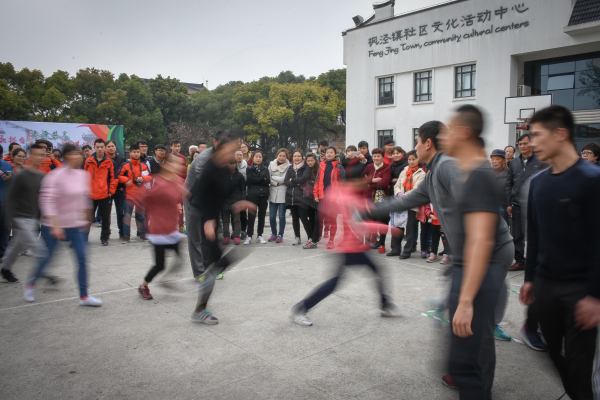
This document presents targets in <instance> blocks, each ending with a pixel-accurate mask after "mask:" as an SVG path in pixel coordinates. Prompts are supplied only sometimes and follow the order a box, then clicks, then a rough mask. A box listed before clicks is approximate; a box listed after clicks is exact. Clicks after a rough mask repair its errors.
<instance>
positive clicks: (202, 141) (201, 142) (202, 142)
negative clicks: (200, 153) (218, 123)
mask: <svg viewBox="0 0 600 400" xmlns="http://www.w3.org/2000/svg"><path fill="white" fill-rule="evenodd" d="M202 144H205V145H207V146H208V143H206V142H205V141H204V140H201V141H200V143H198V147H199V146H200V145H202Z"/></svg>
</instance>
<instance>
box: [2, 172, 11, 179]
mask: <svg viewBox="0 0 600 400" xmlns="http://www.w3.org/2000/svg"><path fill="white" fill-rule="evenodd" d="M0 176H2V179H3V180H5V181H7V180H9V179H10V173H8V172H3V173H2V175H0Z"/></svg>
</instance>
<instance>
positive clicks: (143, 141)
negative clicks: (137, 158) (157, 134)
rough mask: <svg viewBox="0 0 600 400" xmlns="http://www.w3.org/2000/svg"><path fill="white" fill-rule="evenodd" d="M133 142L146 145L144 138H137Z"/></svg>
mask: <svg viewBox="0 0 600 400" xmlns="http://www.w3.org/2000/svg"><path fill="white" fill-rule="evenodd" d="M134 144H137V145H138V146H139V145H140V144H143V145H145V146H148V142H146V141H145V140H144V139H139V140H136V142H135V143H134Z"/></svg>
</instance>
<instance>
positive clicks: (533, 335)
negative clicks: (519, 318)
mask: <svg viewBox="0 0 600 400" xmlns="http://www.w3.org/2000/svg"><path fill="white" fill-rule="evenodd" d="M519 333H520V334H521V336H522V337H523V342H525V344H526V345H527V346H529V347H531V348H532V349H533V350H536V351H548V345H547V344H546V343H544V342H543V341H542V338H541V337H540V333H539V332H538V331H535V332H532V331H530V330H528V329H527V326H526V325H523V327H521V329H519Z"/></svg>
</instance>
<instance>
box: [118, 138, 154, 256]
mask: <svg viewBox="0 0 600 400" xmlns="http://www.w3.org/2000/svg"><path fill="white" fill-rule="evenodd" d="M141 156H142V152H141V151H140V146H139V145H137V144H132V145H131V146H129V161H128V162H126V163H125V164H123V166H122V167H121V173H120V174H119V183H123V184H125V204H124V205H123V211H124V212H125V215H124V217H123V241H122V242H121V243H123V244H126V243H129V238H130V235H131V215H132V214H133V209H134V208H135V222H136V226H137V232H138V234H139V236H140V239H142V240H146V217H145V213H144V207H143V205H142V201H143V199H144V196H145V195H146V184H147V183H150V182H151V181H152V176H150V171H148V166H147V165H146V164H145V163H143V162H142V161H141V160H140V157H141Z"/></svg>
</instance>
